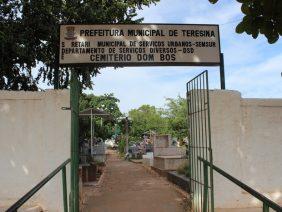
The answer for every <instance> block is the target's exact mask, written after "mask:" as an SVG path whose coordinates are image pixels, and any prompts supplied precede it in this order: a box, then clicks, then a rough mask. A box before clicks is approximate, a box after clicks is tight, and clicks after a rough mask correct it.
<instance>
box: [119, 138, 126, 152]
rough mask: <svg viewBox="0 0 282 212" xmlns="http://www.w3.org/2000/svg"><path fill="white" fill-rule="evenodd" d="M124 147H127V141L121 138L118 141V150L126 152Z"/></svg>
mask: <svg viewBox="0 0 282 212" xmlns="http://www.w3.org/2000/svg"><path fill="white" fill-rule="evenodd" d="M124 149H125V141H123V140H121V141H120V142H119V143H118V151H119V153H120V154H124Z"/></svg>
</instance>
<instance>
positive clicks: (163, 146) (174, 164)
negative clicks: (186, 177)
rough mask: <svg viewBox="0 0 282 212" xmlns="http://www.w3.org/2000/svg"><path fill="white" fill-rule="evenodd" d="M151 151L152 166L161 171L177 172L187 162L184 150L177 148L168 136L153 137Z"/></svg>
mask: <svg viewBox="0 0 282 212" xmlns="http://www.w3.org/2000/svg"><path fill="white" fill-rule="evenodd" d="M153 151H154V153H153V155H154V163H153V166H154V168H157V169H160V170H162V171H171V170H177V168H178V167H179V166H181V165H182V164H184V163H185V162H186V161H187V159H186V154H185V148H181V147H178V146H177V143H176V141H174V140H173V139H171V136H170V135H155V136H154V148H153Z"/></svg>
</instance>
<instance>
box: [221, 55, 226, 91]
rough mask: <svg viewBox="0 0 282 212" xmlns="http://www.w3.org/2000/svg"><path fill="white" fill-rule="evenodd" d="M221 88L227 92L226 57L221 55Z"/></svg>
mask: <svg viewBox="0 0 282 212" xmlns="http://www.w3.org/2000/svg"><path fill="white" fill-rule="evenodd" d="M220 88H221V90H225V73H224V55H223V53H220Z"/></svg>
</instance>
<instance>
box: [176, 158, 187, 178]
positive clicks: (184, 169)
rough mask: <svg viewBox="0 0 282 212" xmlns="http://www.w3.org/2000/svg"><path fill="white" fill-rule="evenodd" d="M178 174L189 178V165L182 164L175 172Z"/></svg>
mask: <svg viewBox="0 0 282 212" xmlns="http://www.w3.org/2000/svg"><path fill="white" fill-rule="evenodd" d="M176 171H177V173H178V174H181V175H185V176H186V177H188V178H189V177H190V167H189V163H188V162H187V163H184V164H182V165H181V166H180V167H179V168H178V169H177V170H176Z"/></svg>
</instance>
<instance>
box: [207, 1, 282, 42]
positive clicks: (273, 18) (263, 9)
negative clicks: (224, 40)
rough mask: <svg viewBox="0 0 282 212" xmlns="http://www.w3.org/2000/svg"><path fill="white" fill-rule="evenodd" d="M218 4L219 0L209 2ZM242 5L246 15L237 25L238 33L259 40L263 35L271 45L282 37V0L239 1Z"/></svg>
mask: <svg viewBox="0 0 282 212" xmlns="http://www.w3.org/2000/svg"><path fill="white" fill-rule="evenodd" d="M209 1H210V2H211V3H216V2H217V1H218V0H209ZM237 1H238V2H239V3H242V6H241V11H242V13H243V14H244V15H245V16H244V18H243V20H242V21H241V22H240V23H239V24H238V25H237V27H236V32H237V33H243V32H246V33H247V34H248V35H252V37H253V38H255V39H256V38H257V37H258V35H259V34H263V35H264V36H265V37H266V38H267V40H268V42H269V43H270V44H272V43H275V42H276V41H277V40H278V39H279V36H281V35H282V1H281V0H278V1H276V0H237Z"/></svg>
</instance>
